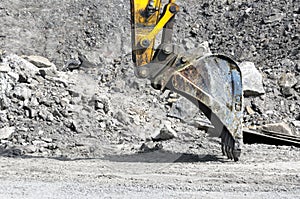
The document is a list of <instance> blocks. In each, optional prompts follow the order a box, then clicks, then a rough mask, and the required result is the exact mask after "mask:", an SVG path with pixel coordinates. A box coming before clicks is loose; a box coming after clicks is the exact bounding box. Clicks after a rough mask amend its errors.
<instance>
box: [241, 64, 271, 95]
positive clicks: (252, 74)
mask: <svg viewBox="0 0 300 199" xmlns="http://www.w3.org/2000/svg"><path fill="white" fill-rule="evenodd" d="M240 69H241V72H242V80H243V91H244V96H258V95H262V94H264V93H265V90H264V87H263V84H262V75H261V73H260V72H259V71H258V70H257V69H256V67H255V65H254V63H253V62H242V63H241V64H240Z"/></svg>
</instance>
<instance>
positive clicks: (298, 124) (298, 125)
mask: <svg viewBox="0 0 300 199" xmlns="http://www.w3.org/2000/svg"><path fill="white" fill-rule="evenodd" d="M292 124H293V125H294V126H295V127H297V128H300V121H292Z"/></svg>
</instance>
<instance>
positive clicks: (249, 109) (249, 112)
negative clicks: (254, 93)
mask: <svg viewBox="0 0 300 199" xmlns="http://www.w3.org/2000/svg"><path fill="white" fill-rule="evenodd" d="M246 111H247V113H248V114H249V115H253V114H254V113H255V111H254V110H253V109H252V108H251V106H246Z"/></svg>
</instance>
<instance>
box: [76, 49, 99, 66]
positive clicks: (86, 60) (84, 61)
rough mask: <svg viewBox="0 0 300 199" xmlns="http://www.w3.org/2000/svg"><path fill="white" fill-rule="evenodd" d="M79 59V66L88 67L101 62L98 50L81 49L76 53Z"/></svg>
mask: <svg viewBox="0 0 300 199" xmlns="http://www.w3.org/2000/svg"><path fill="white" fill-rule="evenodd" d="M78 57H79V60H80V62H81V65H80V66H81V67H83V68H90V67H96V66H98V65H100V64H101V60H100V56H99V52H97V51H83V50H82V51H81V52H79V53H78Z"/></svg>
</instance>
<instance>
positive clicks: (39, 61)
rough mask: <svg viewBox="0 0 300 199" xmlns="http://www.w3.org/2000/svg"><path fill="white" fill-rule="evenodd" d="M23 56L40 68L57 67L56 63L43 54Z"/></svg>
mask: <svg viewBox="0 0 300 199" xmlns="http://www.w3.org/2000/svg"><path fill="white" fill-rule="evenodd" d="M23 58H24V59H26V60H27V61H29V62H30V63H32V64H33V65H35V66H36V67H38V68H56V67H55V65H54V64H53V63H51V62H50V61H49V59H47V58H45V57H42V56H36V55H30V56H23Z"/></svg>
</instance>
